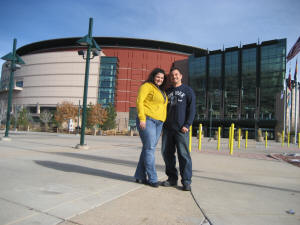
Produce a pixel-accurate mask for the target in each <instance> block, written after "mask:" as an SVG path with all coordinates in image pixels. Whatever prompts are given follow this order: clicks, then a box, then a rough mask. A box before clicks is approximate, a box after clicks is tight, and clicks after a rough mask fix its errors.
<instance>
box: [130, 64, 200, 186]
mask: <svg viewBox="0 0 300 225" xmlns="http://www.w3.org/2000/svg"><path fill="white" fill-rule="evenodd" d="M169 76H170V81H171V85H172V86H171V87H170V88H168V89H166V90H165V86H166V83H167V76H166V74H165V72H164V71H163V70H162V69H160V68H156V69H154V70H153V71H152V72H151V73H150V75H149V77H148V79H147V80H146V81H145V82H144V83H143V84H142V85H141V87H140V89H139V92H138V97H137V112H138V117H137V121H136V122H137V123H136V124H137V129H138V131H139V134H140V138H141V141H142V144H143V147H142V152H141V155H140V159H139V162H138V165H137V168H136V171H135V175H134V177H135V179H136V182H138V183H144V184H149V185H150V186H152V187H158V186H159V184H160V185H162V186H167V187H169V186H176V185H177V181H178V172H177V169H176V156H175V152H176V150H177V155H178V161H179V170H180V175H181V183H182V189H183V190H184V191H190V190H191V182H192V180H191V178H192V160H191V156H190V153H189V132H191V131H189V128H190V126H191V125H192V123H193V120H194V117H195V94H194V91H193V90H192V89H191V88H190V87H189V86H187V85H184V84H183V83H182V73H181V71H180V69H179V68H177V67H173V68H171V70H170V75H169ZM161 132H162V148H161V152H162V156H163V159H164V162H165V166H166V169H165V172H166V175H167V176H168V179H167V180H166V181H163V182H161V183H159V181H158V179H157V173H156V168H155V148H156V145H157V142H158V139H159V137H160V135H161Z"/></svg>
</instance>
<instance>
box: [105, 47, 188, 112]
mask: <svg viewBox="0 0 300 225" xmlns="http://www.w3.org/2000/svg"><path fill="white" fill-rule="evenodd" d="M102 51H103V53H104V54H105V55H106V56H111V57H118V59H119V71H118V74H117V81H116V82H117V83H116V99H115V103H116V111H117V112H129V108H130V107H135V106H136V104H135V102H136V97H137V92H138V88H139V86H140V85H141V83H142V82H143V81H144V80H145V79H147V77H148V75H149V73H150V71H151V70H152V69H154V68H155V67H160V68H162V69H163V70H165V71H166V73H168V71H169V70H170V67H171V65H172V64H173V63H174V62H175V61H178V60H183V59H187V58H188V55H187V54H180V53H173V52H167V51H160V50H147V49H138V48H112V47H103V48H102Z"/></svg>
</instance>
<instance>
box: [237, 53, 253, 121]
mask: <svg viewBox="0 0 300 225" xmlns="http://www.w3.org/2000/svg"><path fill="white" fill-rule="evenodd" d="M241 98H242V113H241V116H242V118H245V119H254V118H255V110H256V48H250V49H243V50H242V96H241Z"/></svg>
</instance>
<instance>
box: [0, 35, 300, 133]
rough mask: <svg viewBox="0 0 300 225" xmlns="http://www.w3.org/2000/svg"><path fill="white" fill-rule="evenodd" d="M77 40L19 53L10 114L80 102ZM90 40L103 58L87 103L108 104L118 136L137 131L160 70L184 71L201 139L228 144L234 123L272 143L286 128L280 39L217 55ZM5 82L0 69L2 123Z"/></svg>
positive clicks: (5, 70)
mask: <svg viewBox="0 0 300 225" xmlns="http://www.w3.org/2000/svg"><path fill="white" fill-rule="evenodd" d="M79 39H80V38H79V37H78V38H64V39H54V40H46V41H41V42H36V43H32V44H29V45H26V46H23V47H21V48H19V49H18V50H17V53H18V55H20V56H21V57H22V59H23V60H24V61H25V63H26V64H25V65H22V67H21V69H20V70H17V71H16V72H15V84H14V92H13V101H12V102H13V110H15V109H17V108H18V107H20V106H23V107H27V108H29V109H30V111H31V113H33V114H35V115H39V113H40V112H41V111H42V110H44V109H54V108H55V107H56V106H57V104H60V103H62V102H63V101H69V102H72V103H74V104H75V105H78V104H79V102H80V101H82V97H83V86H84V73H85V62H86V60H85V59H84V56H82V54H81V55H78V51H80V50H84V49H83V47H82V46H79V45H78V44H77V43H76V41H77V40H79ZM94 39H95V40H96V42H97V43H98V44H99V45H100V47H101V49H102V51H101V54H100V55H99V56H95V57H94V58H93V59H91V63H90V73H89V87H88V103H90V102H91V103H93V104H95V103H97V102H98V103H101V104H102V105H103V106H107V105H108V104H109V103H112V104H114V106H115V108H116V111H117V121H116V122H117V124H118V129H128V128H129V127H130V126H134V125H135V124H134V123H135V122H134V121H135V116H136V108H135V107H136V97H137V92H138V88H139V86H140V84H141V83H142V82H143V81H144V80H145V79H146V78H147V76H148V74H149V73H150V71H151V70H152V69H153V68H155V67H160V68H162V69H164V70H165V71H166V72H168V71H169V69H170V68H171V66H173V65H176V66H178V67H180V68H181V69H182V70H183V73H184V83H188V84H189V85H190V86H192V88H193V89H194V91H195V93H196V98H197V103H196V104H197V114H196V118H195V122H194V123H195V124H194V125H195V126H194V127H195V128H196V127H198V124H199V123H202V124H203V126H204V132H205V135H210V134H209V131H210V132H214V130H216V129H217V127H218V126H222V127H224V129H222V132H223V136H226V135H227V133H228V130H226V129H227V128H228V127H229V126H230V124H231V123H235V124H236V125H237V126H238V127H240V128H244V129H247V130H249V135H250V137H255V135H256V131H257V129H258V128H262V129H263V131H268V132H269V133H270V134H271V135H272V137H274V134H275V132H276V131H281V130H282V129H283V127H284V121H285V122H286V126H287V123H288V120H287V119H286V115H288V114H289V113H290V112H289V111H285V110H284V108H285V107H284V99H285V97H283V93H284V86H285V85H284V82H285V74H286V39H279V40H271V41H264V42H262V43H253V44H246V45H242V46H237V47H231V48H226V49H223V50H216V51H208V50H204V49H201V48H197V47H192V46H187V45H181V44H176V43H169V42H162V41H154V40H146V39H134V38H114V37H95V38H94ZM8 81H9V66H7V63H4V64H3V66H2V76H1V86H0V116H1V115H2V116H3V115H5V111H6V108H7V92H8V90H7V89H8ZM294 97H295V96H294ZM294 99H295V98H294ZM298 99H299V98H298ZM299 103H300V102H299ZM299 103H298V105H299ZM292 110H293V112H295V111H294V110H295V109H294V108H292ZM0 119H1V118H0ZM290 119H291V120H292V121H293V120H294V118H293V116H292V117H291V118H290ZM210 127H212V129H209V128H210ZM272 137H271V138H272Z"/></svg>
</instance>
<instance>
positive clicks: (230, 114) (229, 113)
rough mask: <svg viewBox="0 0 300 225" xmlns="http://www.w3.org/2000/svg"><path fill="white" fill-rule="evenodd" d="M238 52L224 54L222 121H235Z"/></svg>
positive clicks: (236, 110)
mask: <svg viewBox="0 0 300 225" xmlns="http://www.w3.org/2000/svg"><path fill="white" fill-rule="evenodd" d="M238 57H239V52H238V51H233V52H226V53H225V79H224V101H225V104H224V119H237V118H238V106H239V74H238V72H239V71H238Z"/></svg>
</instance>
